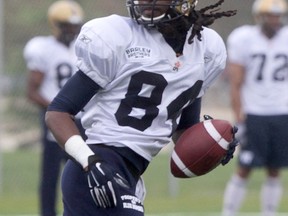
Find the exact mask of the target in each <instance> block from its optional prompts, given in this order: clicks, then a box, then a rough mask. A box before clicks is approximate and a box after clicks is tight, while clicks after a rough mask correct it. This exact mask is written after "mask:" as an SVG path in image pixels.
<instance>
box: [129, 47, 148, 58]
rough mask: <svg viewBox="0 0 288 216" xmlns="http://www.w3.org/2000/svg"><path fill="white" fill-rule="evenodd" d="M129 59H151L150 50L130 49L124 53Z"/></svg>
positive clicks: (143, 48) (142, 48) (141, 48)
mask: <svg viewBox="0 0 288 216" xmlns="http://www.w3.org/2000/svg"><path fill="white" fill-rule="evenodd" d="M125 53H126V56H127V58H129V59H144V58H150V57H151V49H150V48H147V47H139V46H137V47H130V48H128V49H126V51H125Z"/></svg>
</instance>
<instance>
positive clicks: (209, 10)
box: [188, 0, 237, 44]
mask: <svg viewBox="0 0 288 216" xmlns="http://www.w3.org/2000/svg"><path fill="white" fill-rule="evenodd" d="M224 1H225V0H219V1H218V2H217V3H215V4H213V5H209V6H207V7H205V8H202V9H200V10H194V9H192V11H191V13H190V15H189V17H188V19H189V21H190V22H191V24H192V25H193V28H192V30H191V35H190V37H189V39H188V43H189V44H191V43H193V39H194V37H195V36H197V39H198V40H199V41H201V39H202V36H201V31H202V30H203V26H209V25H211V24H213V23H214V21H215V20H216V19H218V18H221V17H231V16H234V15H235V14H236V13H237V10H229V11H222V12H218V11H219V10H220V8H217V7H218V6H220V5H221V4H222V3H223V2H224Z"/></svg>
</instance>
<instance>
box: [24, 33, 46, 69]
mask: <svg viewBox="0 0 288 216" xmlns="http://www.w3.org/2000/svg"><path fill="white" fill-rule="evenodd" d="M43 50H45V49H43V39H42V38H41V37H35V38H32V39H31V40H30V41H28V42H27V44H26V46H25V47H24V50H23V57H24V59H25V61H26V65H27V68H28V69H29V70H37V71H39V72H41V73H44V72H45V71H46V70H47V64H46V61H45V56H44V55H43Z"/></svg>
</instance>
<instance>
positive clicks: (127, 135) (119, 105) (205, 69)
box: [76, 15, 226, 161]
mask: <svg viewBox="0 0 288 216" xmlns="http://www.w3.org/2000/svg"><path fill="white" fill-rule="evenodd" d="M76 54H77V56H78V63H77V65H78V67H79V68H80V70H81V71H83V72H84V73H85V74H86V75H87V76H89V77H90V78H91V79H92V80H94V81H95V82H96V83H97V84H98V85H100V86H101V87H102V88H103V89H101V90H100V91H99V92H98V93H97V94H96V95H95V96H94V97H93V98H92V99H91V101H90V102H89V103H88V104H87V106H86V107H85V109H84V115H83V118H82V123H83V126H84V127H85V129H86V134H87V136H88V140H87V143H88V144H93V143H105V144H106V145H113V146H118V147H123V146H126V147H129V148H131V149H132V150H133V151H135V152H136V153H138V154H139V155H141V156H142V157H144V158H146V159H147V160H149V161H150V160H151V159H152V157H153V156H155V155H156V154H157V153H158V152H159V151H160V150H161V148H162V147H164V146H165V145H166V144H168V143H169V142H170V141H171V139H170V137H171V133H172V131H173V129H175V126H177V123H178V121H179V119H180V118H179V115H180V112H181V110H182V109H183V107H186V106H187V105H188V104H189V103H191V101H193V100H194V99H195V98H197V97H200V96H202V95H203V94H204V92H205V90H206V89H207V88H208V87H209V86H210V85H211V83H212V82H213V81H214V80H215V78H216V77H218V75H219V74H220V73H221V72H222V71H223V69H224V67H225V64H226V49H225V45H224V43H223V40H222V38H221V37H220V36H219V35H218V34H217V33H216V32H215V31H213V30H211V29H208V28H204V31H202V41H201V42H200V41H198V40H197V39H196V38H195V39H194V42H193V44H191V45H189V44H188V42H186V43H185V46H184V50H183V55H182V56H180V57H178V58H177V57H176V55H175V52H174V51H173V49H172V48H171V47H170V46H169V45H168V44H167V43H166V42H165V40H164V38H163V36H162V35H161V34H160V33H159V32H158V31H157V30H155V29H150V30H147V29H146V28H144V27H143V26H141V25H138V24H137V23H136V22H134V21H133V20H131V19H130V18H127V17H120V16H117V15H112V16H109V17H105V18H99V19H94V20H92V21H90V22H88V23H86V24H85V25H84V26H83V28H82V30H81V33H80V34H79V36H78V39H77V41H76ZM202 82H203V85H202V87H201V84H202Z"/></svg>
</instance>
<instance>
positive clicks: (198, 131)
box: [170, 119, 233, 178]
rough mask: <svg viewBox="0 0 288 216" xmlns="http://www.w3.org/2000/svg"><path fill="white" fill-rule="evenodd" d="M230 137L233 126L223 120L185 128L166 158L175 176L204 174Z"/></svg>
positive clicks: (217, 160)
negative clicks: (168, 157)
mask: <svg viewBox="0 0 288 216" xmlns="http://www.w3.org/2000/svg"><path fill="white" fill-rule="evenodd" d="M232 140H233V127H232V125H231V124H230V123H229V122H228V121H226V120H220V119H209V120H205V121H202V122H199V123H197V124H195V125H193V126H192V127H190V128H188V129H186V130H185V131H184V133H183V134H182V135H181V136H180V137H179V139H178V140H177V142H176V144H175V147H174V149H173V151H172V155H171V160H170V169H171V173H172V174H173V175H174V176H175V177H177V178H191V177H196V176H201V175H204V174H206V173H208V172H210V171H211V170H213V169H215V168H216V167H217V166H218V165H219V164H220V163H221V160H222V159H223V158H224V156H225V155H226V152H227V150H228V146H229V143H230V142H232Z"/></svg>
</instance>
